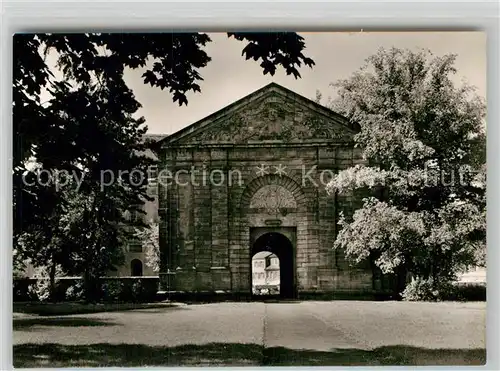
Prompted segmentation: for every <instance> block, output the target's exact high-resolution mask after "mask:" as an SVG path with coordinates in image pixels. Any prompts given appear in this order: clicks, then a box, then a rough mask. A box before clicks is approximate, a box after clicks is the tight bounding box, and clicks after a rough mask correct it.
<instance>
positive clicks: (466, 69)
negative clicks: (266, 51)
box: [125, 32, 487, 134]
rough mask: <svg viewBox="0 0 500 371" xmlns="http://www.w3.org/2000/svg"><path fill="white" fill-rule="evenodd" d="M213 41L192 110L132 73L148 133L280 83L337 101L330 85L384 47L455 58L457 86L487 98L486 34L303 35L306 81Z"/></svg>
mask: <svg viewBox="0 0 500 371" xmlns="http://www.w3.org/2000/svg"><path fill="white" fill-rule="evenodd" d="M209 35H210V38H211V39H212V42H211V43H209V44H208V45H207V46H206V51H207V54H208V55H209V56H210V57H211V58H212V60H211V61H210V62H209V64H208V66H207V67H205V68H204V69H201V70H200V73H201V75H202V77H203V78H204V81H202V82H201V83H200V86H201V93H190V94H188V105H187V106H182V107H179V106H178V104H177V103H174V102H173V101H172V96H171V94H170V93H169V92H168V91H166V90H164V91H162V90H160V89H159V88H152V87H150V86H149V85H146V84H144V83H143V81H142V78H141V75H142V73H143V72H144V71H143V70H141V69H137V70H128V71H126V73H125V80H126V82H127V84H128V86H129V87H130V88H132V90H133V91H134V93H135V95H136V98H137V100H138V101H139V102H140V103H141V104H142V108H141V109H140V111H139V112H138V115H140V116H144V117H145V119H146V124H147V125H148V129H149V130H148V132H149V133H152V134H172V133H174V132H176V131H178V130H180V129H182V128H184V127H186V126H188V125H190V124H192V123H194V122H196V121H198V120H200V119H202V118H204V117H206V116H208V115H210V114H211V113H213V112H216V111H218V110H219V109H221V108H223V107H225V106H227V105H229V104H231V103H232V102H234V101H236V100H238V99H240V98H242V97H244V96H245V95H247V94H250V93H252V92H253V91H255V90H257V89H259V88H261V87H263V86H264V85H267V84H268V83H270V82H276V83H278V84H280V85H283V86H285V87H287V88H288V89H290V90H293V91H295V92H296V93H298V94H301V95H303V96H305V97H307V98H310V99H314V98H315V96H316V90H319V91H320V92H321V93H322V94H323V101H325V100H326V99H327V98H328V97H329V96H335V92H334V90H333V88H332V87H331V86H330V83H332V82H335V81H337V80H339V79H344V78H348V77H349V76H350V75H351V74H352V73H353V72H355V71H356V70H358V69H359V68H360V67H361V66H362V65H363V64H364V62H365V59H366V58H367V57H369V56H370V55H372V54H375V53H376V52H377V50H378V49H379V48H381V47H384V48H386V49H389V48H391V47H397V48H408V49H412V50H417V49H420V48H425V49H429V50H430V51H431V52H432V53H433V54H434V55H436V56H442V55H445V54H449V53H453V54H457V59H456V64H455V67H456V68H457V70H458V72H457V75H456V83H457V84H460V83H461V82H462V81H463V80H466V81H467V82H468V83H469V84H472V85H474V86H476V87H477V89H478V90H477V92H478V94H479V95H481V96H483V97H484V98H486V61H487V53H486V33H484V32H314V33H301V35H302V36H304V38H305V43H306V50H305V54H306V55H307V56H308V57H311V58H312V59H313V60H314V61H315V63H316V65H315V66H313V68H312V69H311V68H309V67H302V68H301V69H300V70H299V72H300V74H301V75H302V78H300V79H297V80H296V79H295V78H294V77H293V76H287V75H286V74H285V73H284V72H281V71H278V72H277V73H276V74H275V76H269V75H266V76H264V75H263V74H262V69H261V67H260V66H259V63H258V62H256V61H254V60H253V59H251V60H245V58H244V57H242V56H241V51H242V49H243V48H244V46H245V44H244V43H243V42H239V41H237V40H234V39H232V38H231V39H229V38H228V37H227V34H225V33H211V34H209Z"/></svg>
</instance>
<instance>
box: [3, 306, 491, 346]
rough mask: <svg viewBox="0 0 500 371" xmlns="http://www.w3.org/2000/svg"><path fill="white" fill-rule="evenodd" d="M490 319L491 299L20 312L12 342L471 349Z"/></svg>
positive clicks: (482, 338) (479, 343) (479, 342)
mask: <svg viewBox="0 0 500 371" xmlns="http://www.w3.org/2000/svg"><path fill="white" fill-rule="evenodd" d="M485 320H486V305H485V303H402V302H356V301H335V302H311V301H308V302H296V303H259V302H254V303H217V304H203V305H185V306H179V307H175V308H160V309H142V310H134V311H124V312H110V313H94V314H86V315H74V316H64V317H52V318H39V317H37V318H34V319H16V320H15V321H14V336H13V341H14V344H15V345H16V344H27V343H32V344H33V343H37V344H44V343H47V344H48V343H50V344H61V345H89V344H99V343H107V344H122V345H123V344H142V345H145V346H150V348H151V347H153V348H155V349H156V348H157V347H159V346H161V347H169V348H171V347H178V346H182V345H185V344H198V345H203V344H210V343H227V344H235V343H238V344H254V345H258V346H259V347H260V349H266V348H275V347H283V348H287V350H299V349H300V350H314V351H322V352H325V351H328V352H331V351H333V350H335V349H356V350H358V351H369V350H372V349H375V348H379V347H383V346H396V345H397V346H412V347H419V348H425V349H448V350H453V349H462V350H464V349H479V348H485ZM25 352H27V350H26V349H25Z"/></svg>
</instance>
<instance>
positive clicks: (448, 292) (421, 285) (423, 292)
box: [401, 278, 486, 301]
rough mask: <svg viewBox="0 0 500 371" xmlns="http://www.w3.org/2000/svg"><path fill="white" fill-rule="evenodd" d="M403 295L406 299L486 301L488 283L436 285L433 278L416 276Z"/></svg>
mask: <svg viewBox="0 0 500 371" xmlns="http://www.w3.org/2000/svg"><path fill="white" fill-rule="evenodd" d="M401 296H402V299H403V300H405V301H444V300H446V301H485V300H486V285H485V284H453V283H452V282H444V283H441V284H439V285H438V286H437V287H435V286H434V285H433V280H432V279H422V278H414V279H412V280H411V282H410V283H409V284H408V285H407V286H406V288H405V290H404V291H403V292H402V294H401Z"/></svg>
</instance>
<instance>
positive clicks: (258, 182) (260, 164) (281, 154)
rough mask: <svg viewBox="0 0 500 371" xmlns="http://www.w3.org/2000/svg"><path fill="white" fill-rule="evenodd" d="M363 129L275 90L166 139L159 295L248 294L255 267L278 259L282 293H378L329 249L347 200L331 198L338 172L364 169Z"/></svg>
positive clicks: (365, 270) (364, 273)
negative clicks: (359, 134)
mask: <svg viewBox="0 0 500 371" xmlns="http://www.w3.org/2000/svg"><path fill="white" fill-rule="evenodd" d="M357 130H358V128H357V127H356V125H353V124H351V123H349V122H348V121H347V120H346V119H345V118H344V117H342V116H340V115H338V114H336V113H334V112H332V111H330V110H328V109H327V108H325V107H323V106H321V105H318V104H316V103H314V102H312V101H311V100H309V99H306V98H304V97H302V96H300V95H298V94H296V93H294V92H291V91H290V90H287V89H285V88H283V87H281V86H279V85H276V84H270V85H267V86H265V87H264V88H262V89H259V90H257V91H256V92H254V93H252V94H250V95H248V96H247V97H245V98H243V99H241V100H239V101H237V102H235V103H233V104H231V105H230V106H228V107H226V108H224V109H222V110H220V111H218V112H216V113H214V114H212V115H210V116H209V117H207V118H205V119H203V120H201V121H199V122H196V123H194V124H193V125H191V126H189V127H187V128H185V129H183V130H181V131H179V132H177V133H175V134H173V135H171V136H169V137H167V138H165V139H164V140H163V141H162V142H161V150H160V159H161V160H162V161H163V164H162V166H161V167H160V169H159V176H158V180H159V192H158V197H159V205H160V250H161V251H160V261H161V264H160V285H161V287H160V290H161V292H163V293H168V294H169V295H176V294H179V295H180V294H181V293H184V294H185V293H189V294H209V295H215V294H228V295H232V296H245V297H249V296H250V295H251V292H252V291H251V287H252V267H251V258H252V256H253V255H254V254H255V253H256V252H259V251H270V252H273V253H274V254H276V255H277V256H278V258H279V260H280V274H281V277H280V286H281V290H280V291H281V294H282V296H283V297H286V298H295V297H299V298H300V297H304V296H309V295H312V294H322V295H325V294H327V295H328V294H335V293H338V292H342V293H351V292H352V293H360V292H366V291H368V292H371V291H373V289H374V281H373V275H372V273H371V271H370V270H369V264H361V265H359V266H356V267H350V266H349V265H348V264H347V262H346V261H345V259H344V255H343V253H342V251H334V250H333V249H332V246H333V241H334V239H335V235H336V233H337V222H338V215H339V212H340V211H343V212H345V213H349V212H352V206H353V202H352V200H351V199H350V197H349V196H342V195H336V196H332V195H328V194H327V193H326V191H325V187H324V186H325V184H326V183H327V181H328V178H329V176H331V174H333V173H335V172H336V171H338V170H339V169H342V168H347V167H349V166H352V165H354V164H357V163H361V162H362V160H361V159H360V156H359V152H358V151H356V150H355V149H354V147H353V141H352V138H353V135H354V134H355V133H356V131H357Z"/></svg>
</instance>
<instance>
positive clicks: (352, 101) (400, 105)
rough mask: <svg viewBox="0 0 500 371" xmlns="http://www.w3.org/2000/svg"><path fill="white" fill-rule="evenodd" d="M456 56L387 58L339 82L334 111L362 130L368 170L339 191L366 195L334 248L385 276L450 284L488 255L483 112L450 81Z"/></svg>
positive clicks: (339, 182)
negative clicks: (369, 263) (408, 276)
mask: <svg viewBox="0 0 500 371" xmlns="http://www.w3.org/2000/svg"><path fill="white" fill-rule="evenodd" d="M454 61H455V56H453V55H446V56H443V57H435V56H434V55H432V54H431V53H430V52H425V51H421V52H412V51H408V50H400V49H391V50H383V49H382V50H380V51H379V52H378V53H377V54H376V55H373V56H372V57H370V58H368V60H367V64H366V65H365V66H363V67H362V68H361V69H360V70H359V71H357V72H356V73H354V74H353V75H352V77H350V78H349V79H346V80H342V81H339V82H338V83H336V84H334V85H335V87H336V88H337V89H338V98H337V99H336V100H335V101H333V102H332V104H331V105H332V109H334V110H335V111H337V112H340V113H342V114H344V115H346V116H347V117H348V118H349V119H350V120H353V121H356V122H358V123H359V124H360V126H361V131H360V132H359V134H357V135H356V137H355V141H356V145H357V146H358V147H360V148H361V149H362V151H363V156H364V158H365V160H366V164H365V165H363V166H361V165H357V166H355V167H352V168H349V169H346V170H343V171H341V172H340V173H339V174H338V175H337V176H336V177H335V178H334V179H333V180H332V181H331V183H330V184H329V185H328V190H329V191H330V192H331V193H335V192H339V193H346V192H347V193H351V194H352V195H354V196H356V195H358V196H359V195H365V196H366V195H368V197H366V198H364V201H363V205H362V207H361V208H359V209H358V210H356V211H355V212H354V214H353V215H352V216H343V217H342V218H341V220H340V225H341V230H340V232H339V234H338V236H337V239H336V241H335V248H342V249H344V250H345V252H346V255H347V256H348V257H349V258H350V259H352V260H354V261H357V262H359V261H361V260H364V259H370V260H371V261H372V262H373V263H374V264H375V266H376V267H378V268H379V269H381V270H382V272H384V273H395V274H396V275H398V277H399V280H398V281H399V285H398V290H399V292H401V290H403V288H404V285H405V277H406V276H407V273H411V274H413V276H416V277H419V278H421V279H423V280H428V281H429V282H430V281H432V285H433V288H434V289H436V288H438V287H439V286H440V285H441V284H442V283H444V282H450V280H453V279H454V278H455V275H456V273H458V272H460V271H461V270H463V269H466V268H467V267H468V266H470V265H474V264H478V263H480V262H481V260H482V262H483V263H484V253H485V231H486V214H485V206H486V200H485V169H486V167H485V123H484V117H485V104H484V101H483V99H481V98H479V97H478V96H477V95H476V94H475V93H474V89H473V88H472V87H470V86H468V85H463V86H460V87H457V86H455V84H454V83H453V81H452V75H453V73H455V72H456V71H455V68H454Z"/></svg>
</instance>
